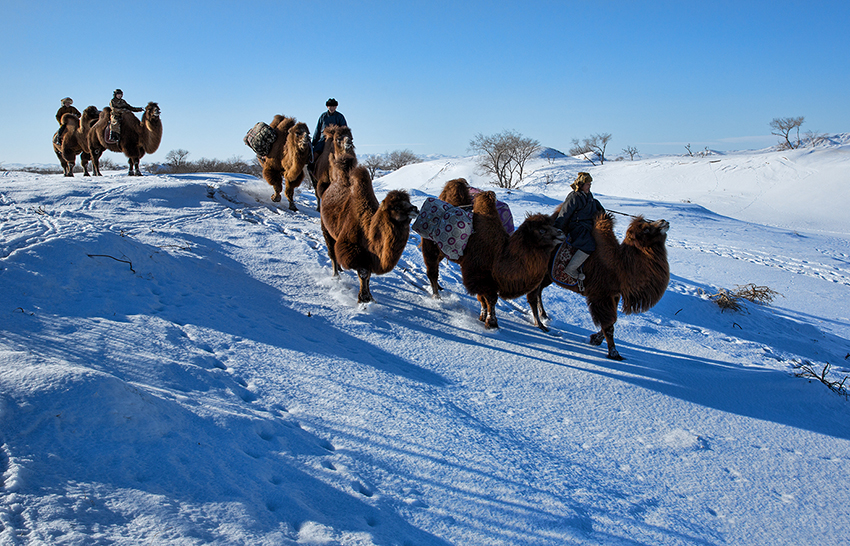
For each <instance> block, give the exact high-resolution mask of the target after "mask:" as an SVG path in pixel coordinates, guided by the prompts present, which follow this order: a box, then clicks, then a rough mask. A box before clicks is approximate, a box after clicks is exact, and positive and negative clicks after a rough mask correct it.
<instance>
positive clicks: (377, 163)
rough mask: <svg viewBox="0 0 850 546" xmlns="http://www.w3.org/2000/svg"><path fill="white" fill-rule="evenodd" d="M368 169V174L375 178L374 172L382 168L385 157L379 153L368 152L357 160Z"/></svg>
mask: <svg viewBox="0 0 850 546" xmlns="http://www.w3.org/2000/svg"><path fill="white" fill-rule="evenodd" d="M358 163H360V164H361V165H363V166H364V167H366V169H367V170H368V171H369V176H370V177H372V178H375V173H377V172H378V170H379V169H383V168H384V163H385V158H384V156H383V155H381V154H369V155H367V156H364V157H362V158H361V160H360V161H358Z"/></svg>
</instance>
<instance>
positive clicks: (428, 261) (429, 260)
mask: <svg viewBox="0 0 850 546" xmlns="http://www.w3.org/2000/svg"><path fill="white" fill-rule="evenodd" d="M422 259H423V261H424V262H425V271H426V274H427V275H428V280H429V281H430V282H431V296H432V297H433V298H435V299H439V298H440V290H442V288H441V287H440V284H439V278H440V260H442V259H443V256H442V252H440V247H438V246H437V244H436V243H435V242H434V241H430V240H428V239H422Z"/></svg>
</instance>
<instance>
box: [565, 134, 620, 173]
mask: <svg viewBox="0 0 850 546" xmlns="http://www.w3.org/2000/svg"><path fill="white" fill-rule="evenodd" d="M610 141H611V133H596V134H595V135H590V136H589V137H587V138H585V139H583V140H582V141H581V143H579V141H578V139H577V138H574V139H573V147H572V148H570V155H572V156H577V155H581V156H584V158H585V159H586V160H588V161H590V163H591V164H592V165H596V163H595V162H594V161H593V158H594V157H595V158H596V159H598V160H599V164H600V165H602V164H604V163H605V148H606V147H607V146H608V143H609V142H610Z"/></svg>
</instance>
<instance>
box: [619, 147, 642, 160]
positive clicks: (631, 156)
mask: <svg viewBox="0 0 850 546" xmlns="http://www.w3.org/2000/svg"><path fill="white" fill-rule="evenodd" d="M623 153H624V154H626V155H627V156H629V159H631V160H632V161H634V160H635V156H639V155H640V154H639V153H638V149H637V148H635V147H634V146H626V147H625V148H623Z"/></svg>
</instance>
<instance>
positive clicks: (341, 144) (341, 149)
mask: <svg viewBox="0 0 850 546" xmlns="http://www.w3.org/2000/svg"><path fill="white" fill-rule="evenodd" d="M324 135H325V140H327V141H328V142H330V143H331V144H332V145H333V149H332V151H333V153H334V155H336V156H342V155H354V138H352V136H351V129H349V128H348V127H338V126H336V125H331V126H330V127H327V128H326V129H325V130H324Z"/></svg>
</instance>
